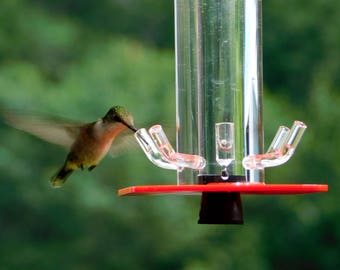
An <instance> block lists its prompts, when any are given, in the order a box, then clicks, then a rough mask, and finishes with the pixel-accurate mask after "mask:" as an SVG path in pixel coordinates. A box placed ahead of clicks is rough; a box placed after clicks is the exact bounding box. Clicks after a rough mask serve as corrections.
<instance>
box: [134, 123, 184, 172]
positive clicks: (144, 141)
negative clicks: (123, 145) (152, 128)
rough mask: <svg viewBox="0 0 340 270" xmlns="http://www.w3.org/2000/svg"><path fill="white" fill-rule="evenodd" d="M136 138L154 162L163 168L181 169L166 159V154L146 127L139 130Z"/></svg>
mask: <svg viewBox="0 0 340 270" xmlns="http://www.w3.org/2000/svg"><path fill="white" fill-rule="evenodd" d="M135 138H136V139H137V141H138V143H139V145H140V146H141V148H142V149H143V151H144V153H145V155H146V156H147V157H148V159H149V160H150V161H151V162H152V163H153V164H155V165H156V166H158V167H161V168H163V169H169V170H180V168H179V167H178V166H176V165H175V164H172V163H169V162H168V161H167V160H166V159H164V156H163V155H162V153H161V152H160V151H159V150H158V147H157V146H156V144H155V142H154V141H153V140H152V138H151V137H150V135H149V134H148V132H147V131H146V129H145V128H142V129H139V130H137V131H136V133H135Z"/></svg>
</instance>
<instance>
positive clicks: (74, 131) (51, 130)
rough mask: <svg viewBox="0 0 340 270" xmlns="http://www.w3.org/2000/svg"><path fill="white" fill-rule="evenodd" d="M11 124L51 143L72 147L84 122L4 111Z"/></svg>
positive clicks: (8, 122)
mask: <svg viewBox="0 0 340 270" xmlns="http://www.w3.org/2000/svg"><path fill="white" fill-rule="evenodd" d="M3 117H4V118H5V121H6V122H7V124H9V125H10V126H12V127H14V128H16V129H19V130H23V131H25V132H28V133H30V134H32V135H34V136H36V137H39V138H41V139H43V140H46V141H48V142H50V143H53V144H57V145H60V146H63V147H66V148H70V147H71V146H72V144H73V143H74V141H75V139H76V137H77V136H78V134H79V131H80V128H81V126H82V123H77V122H73V121H69V120H64V119H61V118H54V117H53V118H52V117H42V116H37V115H35V114H27V113H25V114H24V113H14V112H12V111H8V110H6V111H3Z"/></svg>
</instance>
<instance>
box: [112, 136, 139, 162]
mask: <svg viewBox="0 0 340 270" xmlns="http://www.w3.org/2000/svg"><path fill="white" fill-rule="evenodd" d="M136 149H138V143H137V141H136V139H135V137H134V136H133V133H132V132H131V130H125V131H123V132H121V133H120V134H119V135H118V136H117V137H116V138H115V139H114V141H113V142H112V145H111V148H110V150H109V154H110V155H111V156H112V157H116V156H118V155H120V154H122V153H124V152H127V151H132V150H136Z"/></svg>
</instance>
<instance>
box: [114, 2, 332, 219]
mask: <svg viewBox="0 0 340 270" xmlns="http://www.w3.org/2000/svg"><path fill="white" fill-rule="evenodd" d="M174 3H175V38H176V44H175V50H176V125H177V140H176V142H177V147H176V150H177V151H175V149H174V148H173V146H172V145H171V144H170V142H169V140H168V139H167V136H166V134H165V133H164V131H163V129H162V127H161V126H160V125H155V126H152V127H151V128H150V129H149V130H148V131H147V130H146V129H144V128H143V129H140V130H138V131H137V132H136V133H135V137H136V139H137V141H138V142H139V144H140V146H141V148H142V149H143V151H144V152H145V154H146V156H147V157H148V159H149V160H150V161H151V162H152V163H153V164H155V165H156V166H159V167H161V168H164V169H171V170H176V171H177V183H176V184H175V185H149V186H133V187H127V188H123V189H121V190H119V192H118V193H119V195H121V196H126V195H151V194H174V193H179V194H200V193H202V200H201V210H200V213H199V220H198V223H202V224H242V223H243V210H242V202H241V194H260V195H263V194H304V193H314V192H325V191H327V190H328V186H327V185H317V184H303V185H301V184H266V183H265V180H264V179H265V178H264V170H265V168H267V167H273V166H279V165H281V164H284V163H285V162H287V161H288V160H289V159H290V157H291V156H292V155H293V154H294V151H295V149H296V147H297V145H298V143H299V142H300V139H301V137H302V135H303V133H304V132H305V130H306V128H307V126H306V125H305V124H304V123H303V122H301V121H295V122H294V123H293V126H292V127H291V128H290V129H289V128H287V127H285V126H281V127H279V129H278V131H277V133H276V135H275V137H274V139H273V141H272V143H271V144H270V146H269V148H268V150H267V152H265V153H264V151H263V115H262V107H263V106H262V96H263V94H262V37H261V35H262V24H261V19H262V18H261V3H262V1H261V0H223V1H222V0H175V1H174Z"/></svg>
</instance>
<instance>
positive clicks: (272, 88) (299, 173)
mask: <svg viewBox="0 0 340 270" xmlns="http://www.w3.org/2000/svg"><path fill="white" fill-rule="evenodd" d="M339 10H340V2H339V1H335V0H329V1H324V0H313V1H305V0H300V1H292V0H287V1H281V2H279V1H268V2H264V3H263V19H264V36H263V42H264V79H265V82H264V83H265V96H264V101H265V107H264V115H265V135H266V139H268V140H270V139H271V138H272V137H273V135H274V133H275V131H276V129H277V127H278V126H279V125H281V124H284V125H290V124H291V123H292V122H293V120H294V119H300V120H303V121H305V122H306V123H307V125H308V130H307V132H306V135H305V136H304V138H303V140H302V142H301V144H300V146H299V148H298V150H297V152H296V154H295V156H294V157H293V158H292V160H291V161H289V162H288V163H287V164H286V165H284V166H281V167H277V168H273V169H268V170H266V179H267V180H266V181H267V182H269V183H328V184H329V186H330V191H329V192H328V193H327V194H313V195H306V196H244V199H243V202H244V212H245V223H246V224H245V225H244V226H204V225H196V220H197V214H198V210H199V197H198V196H197V197H181V196H165V197H143V198H139V197H133V198H131V197H129V198H119V197H117V195H116V191H117V189H119V188H121V187H125V186H129V185H135V184H149V183H150V184H155V183H174V182H175V178H176V176H175V174H174V173H173V172H169V171H165V170H161V169H159V168H156V167H155V166H153V165H152V164H150V163H149V162H148V161H147V160H146V158H145V157H144V154H143V153H142V152H141V151H136V152H132V153H127V154H125V155H123V156H121V157H119V158H117V159H110V158H107V159H105V160H104V162H103V163H102V164H101V165H100V166H98V168H96V170H94V171H93V172H92V173H88V172H78V173H76V174H75V175H74V176H73V177H72V178H71V179H70V181H69V183H67V184H66V185H65V187H64V188H62V189H60V190H54V189H51V188H50V186H49V181H48V180H49V178H50V176H51V175H52V174H53V173H54V172H55V171H56V170H57V169H58V166H60V165H61V163H62V162H63V160H64V157H65V151H63V149H59V148H58V147H56V146H53V145H49V144H47V143H45V142H42V141H40V140H38V139H36V138H34V137H32V136H29V135H27V134H24V133H22V132H19V131H17V130H13V129H11V128H9V127H7V126H5V125H4V124H3V123H0V139H1V143H0V174H1V180H0V243H1V248H0V265H1V267H0V268H1V269H186V270H192V269H194V270H198V269H288V268H289V269H338V268H339V266H340V259H339V256H338V255H339V254H338V252H339V250H340V227H339V226H338V223H339V218H340V210H339V207H338V204H339V202H340V199H339V198H338V195H337V194H338V191H339V188H340V187H339V186H340V185H339V182H338V181H337V180H338V178H339V176H340V171H339V170H340V169H339V166H338V163H337V157H338V155H339V154H338V149H340V145H339V144H340V143H339V139H338V137H339V124H338V122H339V116H340V113H339V108H338V106H339V76H338V74H339V73H340V66H339V65H340V64H339V61H338V59H340V57H339V53H340V50H339V44H340V35H339V33H338V27H339V25H340V21H339V20H340V19H339V18H340V16H339ZM174 81H175V77H174V53H173V8H172V2H171V1H159V0H115V1H114V0H103V1H100V2H96V1H90V0H86V1H66V0H60V1H41V0H35V1H34V0H2V1H1V3H0V105H5V106H8V107H12V108H15V109H22V110H28V111H37V112H41V113H48V114H55V115H61V116H63V117H68V118H74V119H77V120H80V121H93V120H95V119H96V118H98V117H100V116H102V114H103V113H105V112H106V110H107V108H108V107H110V106H112V105H114V104H117V105H118V104H121V105H124V106H126V107H127V108H128V109H129V110H130V111H131V112H132V113H133V114H134V115H135V121H136V124H137V126H139V127H141V126H148V125H150V124H154V123H160V124H162V125H164V126H169V125H170V126H171V125H172V126H174V122H175V91H174V88H175V83H174ZM170 130H171V129H170ZM169 132H171V131H169ZM268 140H266V145H268V143H269V141H268Z"/></svg>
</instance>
